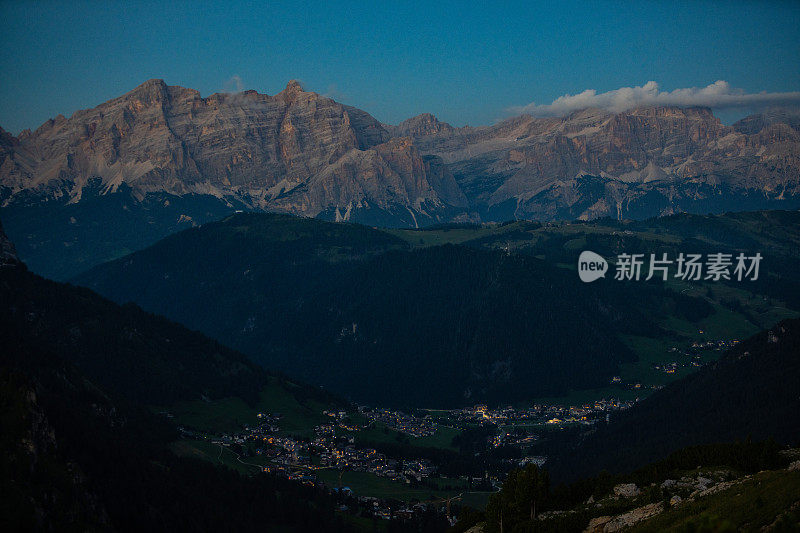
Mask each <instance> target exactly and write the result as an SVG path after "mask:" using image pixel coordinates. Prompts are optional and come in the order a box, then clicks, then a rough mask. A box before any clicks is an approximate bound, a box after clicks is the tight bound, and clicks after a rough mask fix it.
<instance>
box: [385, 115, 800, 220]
mask: <svg viewBox="0 0 800 533" xmlns="http://www.w3.org/2000/svg"><path fill="white" fill-rule="evenodd" d="M391 131H392V132H393V133H395V134H399V135H410V136H411V137H412V138H413V139H414V143H415V145H416V146H417V148H418V149H419V151H420V152H421V153H423V154H430V155H437V156H439V157H440V158H441V159H442V160H443V161H445V163H447V164H448V166H449V168H450V170H451V171H452V172H453V174H454V176H455V178H456V181H457V182H458V184H459V186H460V187H461V190H462V191H463V192H464V193H465V195H466V196H467V197H468V198H469V200H470V203H471V207H473V208H474V209H477V210H479V211H480V213H481V215H482V216H483V218H484V219H486V218H489V219H504V218H513V217H518V218H534V219H560V218H561V219H574V218H580V219H592V218H597V217H604V216H611V217H615V218H626V217H630V218H644V217H650V216H658V215H663V214H670V213H674V212H679V211H694V212H707V211H721V210H740V209H758V208H770V207H786V208H796V207H797V206H798V203H800V199H799V197H800V190H799V189H798V181H799V180H800V113H798V112H797V111H796V110H795V111H791V110H774V111H771V112H768V113H765V114H762V115H753V116H750V117H747V118H745V119H743V120H741V121H739V122H737V123H736V124H734V125H732V126H725V125H723V124H721V123H720V121H719V120H718V119H717V118H716V117H714V115H713V114H712V113H711V111H710V110H709V109H707V108H677V107H649V108H641V109H633V110H631V111H627V112H623V113H610V112H607V111H602V110H597V109H586V110H583V111H578V112H575V113H572V114H570V115H568V116H566V117H563V118H533V117H530V116H520V117H515V118H512V119H509V120H506V121H503V122H500V123H498V124H496V125H493V126H485V127H477V128H473V127H464V128H452V127H451V126H449V125H447V124H444V123H441V122H439V121H438V120H436V118H435V117H432V116H430V115H420V116H419V117H415V118H414V119H410V120H408V121H406V122H404V123H403V124H401V125H399V126H397V127H395V129H393V130H391Z"/></svg>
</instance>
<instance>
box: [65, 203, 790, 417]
mask: <svg viewBox="0 0 800 533" xmlns="http://www.w3.org/2000/svg"><path fill="white" fill-rule="evenodd" d="M756 218H757V217H756ZM698 220H699V221H700V222H702V217H698ZM615 224H616V223H611V224H610V225H602V224H594V225H592V224H586V225H583V224H577V225H570V226H567V227H563V228H562V227H559V226H552V227H547V226H543V225H541V224H532V223H517V224H511V225H505V226H491V227H481V226H475V227H454V228H452V229H449V228H447V227H445V228H440V229H432V230H425V231H395V232H387V231H381V230H374V229H371V228H366V227H363V226H357V225H349V224H334V223H328V222H322V221H319V220H313V219H300V218H295V217H290V216H285V215H266V214H263V215H259V214H238V215H234V216H232V217H230V218H227V219H225V220H223V221H221V222H218V223H211V224H207V225H205V226H203V227H201V228H196V229H192V230H187V231H185V232H182V233H180V234H177V235H174V236H171V237H169V238H167V239H165V240H163V241H161V242H159V243H158V244H156V245H154V246H153V247H150V248H148V249H146V250H143V251H141V252H137V253H135V254H132V255H130V256H127V257H125V258H122V259H119V260H117V261H113V262H111V263H108V264H106V265H102V266H100V267H97V268H95V269H92V270H91V271H89V272H87V273H85V274H83V275H81V276H79V277H78V278H76V282H78V283H80V284H83V285H86V286H89V287H92V288H93V289H95V290H97V291H98V292H100V293H101V294H104V295H106V296H108V297H109V298H111V299H113V300H115V301H118V302H125V301H135V302H137V303H139V304H140V305H142V306H143V307H144V308H145V309H148V310H150V311H153V312H157V313H159V314H163V315H165V316H168V317H170V318H172V319H174V320H178V321H180V322H182V323H184V324H186V325H188V326H189V327H191V328H197V329H199V330H201V331H203V332H205V333H207V334H208V335H210V336H212V337H214V338H217V339H220V340H221V341H223V342H225V343H227V344H229V345H231V346H233V347H235V348H237V349H240V350H241V351H243V352H245V353H247V354H248V355H250V356H251V357H252V358H253V359H254V360H256V361H258V362H260V363H262V364H264V365H265V366H266V367H267V368H276V369H279V370H281V371H284V372H286V373H287V374H289V375H292V376H298V377H300V378H302V379H304V380H307V381H310V382H312V383H315V384H321V385H324V386H325V387H326V388H329V389H330V390H334V391H336V392H338V393H340V394H343V395H346V396H349V397H350V398H353V399H355V400H359V401H368V402H372V403H378V404H381V405H411V406H417V407H418V406H432V407H441V406H460V405H464V404H470V403H475V402H483V401H488V402H513V401H517V400H526V399H531V398H538V397H544V396H552V395H558V394H562V393H565V392H567V391H569V390H571V389H587V388H593V387H600V386H603V385H607V384H608V383H609V380H610V379H611V377H612V376H614V375H617V373H618V372H619V365H620V364H622V363H629V362H632V361H634V360H635V359H636V355H635V354H634V353H633V352H632V350H631V349H630V347H629V345H628V344H626V343H624V342H622V340H621V339H622V337H623V336H624V335H645V336H662V337H668V335H669V334H668V333H665V332H664V330H663V328H662V326H661V325H660V323H659V320H660V319H661V318H664V317H669V316H671V317H676V318H678V319H685V320H689V321H693V320H698V319H700V318H703V317H705V316H707V315H709V314H710V313H712V312H714V309H715V308H714V307H713V306H712V305H710V304H709V303H708V302H707V301H706V300H705V299H703V298H701V297H698V296H696V295H688V294H682V293H681V292H680V290H674V289H673V288H670V287H667V286H664V285H662V284H659V283H644V282H642V283H638V284H634V283H629V284H624V283H614V282H613V281H609V282H608V283H605V284H604V283H597V284H583V283H580V282H579V281H578V279H577V276H576V274H575V271H574V267H572V265H573V264H574V261H575V260H576V257H577V252H576V251H575V249H574V245H575V242H574V241H575V239H576V238H578V239H583V241H582V242H581V246H585V245H587V241H586V239H587V238H588V239H589V242H588V245H591V246H593V247H594V246H595V245H597V248H596V249H597V250H598V251H601V252H604V253H607V252H608V251H612V250H615V249H619V247H620V246H635V247H639V248H641V250H642V251H649V250H651V249H652V250H656V249H661V248H660V247H663V246H665V245H669V246H672V247H674V246H677V245H678V243H680V239H681V237H679V236H675V235H672V236H659V235H658V234H657V233H656V232H654V231H653V229H651V228H644V227H642V228H639V229H638V230H637V231H635V232H634V231H631V232H630V233H631V235H625V234H624V233H625V231H623V228H622V227H621V226H620V227H616V226H615ZM749 224H750V222H749V221H748V222H746V223H738V222H736V221H733V222H731V227H732V228H736V227H739V226H742V225H744V226H748V225H749ZM710 226H711V227H714V224H710ZM740 229H741V228H740ZM723 233H726V234H728V235H730V236H731V238H739V237H740V236H742V235H743V233H741V232H738V233H737V231H734V230H728V231H726V232H723ZM648 236H649V237H648ZM620 239H622V240H620ZM647 239H651V240H647ZM780 239H785V236H784V235H782V234H781V235H779V238H778V239H777V240H779V241H780ZM448 240H449V241H459V240H461V241H463V243H462V244H460V245H455V244H452V243H451V242H448ZM437 242H438V243H444V244H436V243H437ZM698 242H699V241H698ZM535 243H539V244H535ZM706 245H707V244H706ZM505 246H513V247H514V250H509V251H506V250H505V249H503V247H505ZM528 247H530V248H528ZM777 248H778V247H777V245H776V246H775V249H777ZM512 252H513V253H512ZM538 257H545V258H546V259H547V260H542V259H539V258H538ZM562 262H563V263H564V264H561V263H562ZM750 327H751V328H753V330H757V326H755V325H752V324H751V325H750Z"/></svg>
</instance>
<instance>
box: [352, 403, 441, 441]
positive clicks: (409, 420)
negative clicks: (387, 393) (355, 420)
mask: <svg viewBox="0 0 800 533" xmlns="http://www.w3.org/2000/svg"><path fill="white" fill-rule="evenodd" d="M359 411H360V412H361V414H362V415H364V416H365V417H366V418H367V420H369V421H370V422H381V423H383V424H386V425H387V426H388V427H389V429H393V430H394V431H398V432H400V433H405V434H406V435H409V436H411V437H430V436H431V435H433V434H434V433H436V430H437V429H438V425H437V424H436V422H434V421H433V419H432V417H431V416H430V415H426V416H424V417H421V418H420V417H416V416H413V415H408V414H406V413H403V412H402V411H392V410H391V409H378V408H375V409H372V408H369V407H363V406H362V407H359Z"/></svg>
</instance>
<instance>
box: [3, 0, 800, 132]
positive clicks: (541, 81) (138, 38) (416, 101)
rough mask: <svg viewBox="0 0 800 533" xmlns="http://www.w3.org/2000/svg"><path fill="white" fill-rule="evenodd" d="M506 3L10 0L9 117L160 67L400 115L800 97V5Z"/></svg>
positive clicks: (111, 92) (469, 118) (729, 105)
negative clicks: (290, 85) (291, 89)
mask: <svg viewBox="0 0 800 533" xmlns="http://www.w3.org/2000/svg"><path fill="white" fill-rule="evenodd" d="M494 4H496V3H494V2H485V1H484V2H476V3H471V2H467V1H462V2H430V1H428V2H402V1H395V2H339V1H327V2H302V1H294V2H274V3H273V2H257V3H244V2H243V3H237V2H230V1H229V2H218V3H203V2H163V1H161V2H137V1H130V2H80V1H78V2H66V1H65V2H9V1H7V0H0V73H2V75H0V126H2V127H3V128H4V129H6V130H8V131H11V132H12V133H14V134H17V133H19V131H21V130H22V129H24V128H31V129H34V128H36V127H38V126H39V125H40V124H42V123H43V122H44V121H45V120H47V119H49V118H51V117H55V116H56V115H58V114H63V115H65V116H70V115H71V114H72V113H73V112H75V111H77V110H79V109H85V108H90V107H94V106H96V105H98V104H100V103H102V102H104V101H106V100H108V99H110V98H113V97H116V96H119V95H121V94H124V93H125V92H127V91H129V90H131V89H133V88H134V87H136V86H137V85H139V84H140V83H142V82H144V81H145V80H148V79H151V78H163V79H164V80H165V81H166V82H167V83H168V84H170V85H182V86H184V87H191V88H194V89H197V90H199V91H200V92H201V94H202V95H203V96H207V95H209V94H212V93H214V92H220V91H226V92H231V91H235V90H238V89H255V90H257V91H259V92H261V93H267V94H275V93H277V92H279V91H281V90H282V89H283V88H284V87H285V85H286V83H287V82H288V81H289V80H291V79H298V80H300V81H301V83H302V84H303V86H304V88H305V89H306V90H313V91H316V92H318V93H320V94H324V95H327V96H330V97H332V98H334V99H336V100H338V101H340V102H343V103H346V104H349V105H354V106H356V107H359V108H361V109H364V110H366V111H368V112H370V113H371V114H372V115H374V116H375V117H376V118H378V119H379V120H381V121H383V122H386V123H392V124H396V123H398V122H400V121H402V120H404V119H406V118H409V117H411V116H414V115H417V114H419V113H424V112H429V113H433V114H435V115H436V116H437V117H438V118H439V119H441V120H445V121H447V122H450V123H451V124H453V125H456V126H463V125H466V124H469V125H473V126H476V125H482V124H491V123H494V122H496V121H498V120H501V119H503V118H506V117H509V116H512V115H513V114H518V113H520V112H529V113H533V114H538V115H553V114H559V113H564V112H568V111H569V110H571V109H573V108H575V107H576V106H579V105H600V106H601V107H602V106H605V107H607V108H615V106H616V108H620V107H622V108H624V107H625V106H629V105H633V104H635V103H637V102H639V103H641V102H644V103H648V102H666V103H672V102H673V101H677V102H678V104H679V105H692V104H693V103H695V102H697V101H700V102H702V104H701V105H712V106H715V107H719V109H718V111H719V113H718V115H719V116H721V117H722V118H723V119H724V120H728V121H730V120H732V119H735V118H737V117H739V116H744V115H745V114H747V113H749V112H751V111H754V110H758V109H760V108H761V107H763V106H765V105H768V104H800V2H735V1H732V0H727V1H724V2H722V1H720V2H702V1H694V2H688V3H680V2H674V1H669V2H666V1H665V2H658V1H654V0H651V1H636V2H621V1H620V2H580V3H576V2H569V1H559V2H535V1H527V2H506V3H502V5H499V3H497V4H498V5H494ZM762 92H763V93H766V94H765V95H762V96H761V97H759V96H758V94H759V93H762ZM718 104H719V105H718Z"/></svg>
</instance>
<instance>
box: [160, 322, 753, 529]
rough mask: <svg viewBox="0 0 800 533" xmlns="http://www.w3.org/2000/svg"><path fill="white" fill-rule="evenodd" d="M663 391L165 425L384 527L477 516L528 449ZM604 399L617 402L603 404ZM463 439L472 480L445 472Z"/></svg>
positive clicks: (679, 365) (228, 459)
mask: <svg viewBox="0 0 800 533" xmlns="http://www.w3.org/2000/svg"><path fill="white" fill-rule="evenodd" d="M700 333H702V332H700ZM737 343H738V341H737V340H702V341H694V342H693V343H690V344H687V345H685V346H681V347H678V346H672V347H669V348H668V349H666V350H665V352H666V353H665V354H663V355H662V357H661V360H660V361H658V362H652V363H649V365H648V368H649V369H650V371H651V372H655V373H656V374H660V375H662V376H664V375H665V374H676V373H679V372H681V371H692V370H696V369H697V367H700V366H703V365H705V364H706V363H708V362H709V361H711V360H713V359H715V358H716V356H717V355H716V354H719V353H720V352H722V351H724V350H725V349H727V348H729V347H731V346H734V345H735V344H737ZM709 354H712V355H711V356H709ZM665 378H666V379H672V378H673V377H672V376H665ZM663 386H664V385H663V382H647V380H642V379H630V378H623V377H621V376H612V377H611V378H610V380H609V386H608V388H607V389H605V390H604V391H599V392H600V394H605V396H603V397H601V398H600V399H592V400H589V399H587V400H585V401H582V402H578V401H564V399H560V400H558V399H553V400H547V401H539V402H536V403H532V404H530V405H522V406H503V407H490V406H488V405H485V404H478V405H473V406H469V407H463V408H459V409H414V410H409V411H403V410H398V409H389V408H381V407H370V406H365V405H360V406H353V405H351V406H349V407H343V408H340V409H338V410H337V409H321V410H320V412H318V413H316V417H315V420H316V422H315V423H314V424H307V425H308V427H307V428H305V429H304V430H302V431H297V430H296V428H298V427H299V426H298V424H296V423H292V424H287V418H291V415H290V416H286V415H284V414H282V413H279V412H257V413H253V414H252V419H250V420H248V421H246V422H244V421H242V422H241V423H240V426H239V428H238V429H237V430H235V431H226V432H212V431H200V430H198V429H196V428H194V427H192V425H191V424H186V425H184V424H182V423H181V420H180V417H178V419H176V420H175V421H176V422H177V423H178V424H179V430H180V432H181V434H182V436H183V442H184V443H186V445H187V446H189V447H191V446H195V447H197V448H198V449H202V450H205V452H203V453H204V455H205V456H206V458H209V459H211V460H215V461H217V462H220V463H223V464H226V465H227V466H230V467H233V468H236V469H239V470H240V471H242V472H244V473H247V474H251V475H253V474H255V475H257V474H258V473H259V472H260V473H266V474H271V475H278V476H282V477H284V478H286V479H289V480H292V481H296V482H298V483H303V484H306V485H309V486H314V487H319V488H321V489H322V490H327V491H331V492H333V493H335V494H337V495H338V496H339V498H340V501H341V506H340V511H353V510H357V512H358V513H359V514H360V515H365V514H366V515H368V516H374V517H378V518H384V519H406V518H410V517H413V516H414V515H415V514H418V513H425V512H436V513H446V514H447V516H448V518H452V516H451V513H450V508H451V503H452V502H466V501H469V502H470V503H471V504H475V503H477V506H482V504H484V503H485V501H486V499H487V498H488V496H489V495H490V494H492V493H493V492H495V491H497V490H499V489H500V487H501V486H502V480H503V479H504V477H505V475H506V473H507V472H508V471H509V470H511V469H513V468H517V467H522V466H525V465H527V464H536V465H538V466H542V465H546V463H547V457H546V455H543V454H541V453H539V451H537V444H538V443H539V442H540V441H541V440H542V439H543V438H544V439H546V438H547V435H548V433H549V432H553V431H556V432H558V431H561V430H567V429H572V430H580V428H581V427H585V428H586V429H588V428H590V427H591V426H593V425H595V424H606V423H608V422H609V421H610V419H611V418H612V417H613V416H614V413H615V412H619V411H622V410H625V409H628V408H630V407H631V406H633V405H635V404H636V403H637V402H638V401H639V400H640V399H641V398H644V397H645V396H646V395H647V394H649V393H650V392H652V391H654V390H658V389H660V388H662V387H663ZM613 391H616V392H617V393H618V394H615V395H612V394H608V393H609V392H613ZM162 414H163V415H165V416H167V417H169V418H176V417H175V416H174V415H173V414H171V413H169V412H167V411H163V412H162ZM467 434H470V435H471V437H470V438H471V439H472V440H471V441H470V443H469V446H470V448H469V449H468V450H467V451H468V453H469V456H470V458H471V459H470V462H471V463H473V464H479V465H482V467H481V469H479V470H478V471H476V470H475V469H472V470H471V471H466V470H460V469H459V467H454V466H453V465H452V464H450V463H448V460H449V459H448V458H452V457H453V456H457V455H458V453H459V452H462V453H463V452H465V450H464V449H463V447H464V442H465V441H466V440H467V438H466V435H467ZM423 452H424V453H423ZM443 463H444V464H443ZM354 508H357V509H354Z"/></svg>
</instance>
